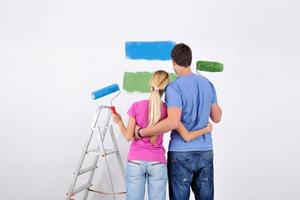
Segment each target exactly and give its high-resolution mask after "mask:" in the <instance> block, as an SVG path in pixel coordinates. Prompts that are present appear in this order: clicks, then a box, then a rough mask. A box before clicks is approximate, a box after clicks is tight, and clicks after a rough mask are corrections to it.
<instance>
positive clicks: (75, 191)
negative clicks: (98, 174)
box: [71, 183, 92, 196]
mask: <svg viewBox="0 0 300 200" xmlns="http://www.w3.org/2000/svg"><path fill="white" fill-rule="evenodd" d="M91 186H92V184H91V183H87V184H85V185H83V186H80V187H79V188H76V189H75V190H74V191H73V192H72V195H71V196H73V195H75V194H77V193H79V192H81V191H82V190H85V189H88V188H90V187H91Z"/></svg>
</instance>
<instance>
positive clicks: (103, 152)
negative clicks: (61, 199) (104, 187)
mask: <svg viewBox="0 0 300 200" xmlns="http://www.w3.org/2000/svg"><path fill="white" fill-rule="evenodd" d="M104 110H107V111H108V112H107V116H106V120H105V123H104V127H103V130H102V131H101V129H100V126H99V125H98V119H99V116H100V113H101V112H102V111H104ZM111 114H112V106H104V105H101V106H100V107H99V108H98V109H97V111H96V114H95V117H94V119H93V122H92V128H91V130H90V135H89V137H88V140H87V141H86V143H85V145H84V148H83V151H82V154H81V157H80V160H79V163H78V166H77V168H76V171H75V172H74V176H73V180H72V182H71V185H70V188H69V191H68V193H67V200H75V199H74V196H75V195H76V194H78V193H80V192H84V195H83V200H87V198H88V194H89V192H95V193H100V194H106V195H110V196H111V199H113V200H116V195H117V194H125V192H115V190H114V186H113V182H112V177H111V174H112V173H111V170H110V167H109V164H108V161H107V156H109V155H116V157H117V161H118V164H119V167H120V170H121V174H122V177H123V181H124V182H125V170H124V165H123V162H122V159H121V155H120V152H119V149H118V145H117V141H116V138H115V135H114V132H113V128H112V125H110V124H109V121H110V118H111ZM107 131H108V132H109V135H110V137H111V140H112V144H113V149H106V148H105V145H104V139H105V136H106V132H107ZM94 135H95V136H96V137H97V148H96V149H89V147H90V144H91V140H92V138H93V136H94ZM88 154H93V155H94V160H93V164H92V165H91V166H89V167H86V168H83V163H84V160H85V159H86V156H87V155H88ZM100 156H101V157H102V158H103V159H104V165H105V169H106V172H107V176H108V179H107V180H108V186H109V189H110V192H101V191H97V190H95V189H93V188H92V185H93V184H92V180H93V177H94V174H95V170H96V168H97V167H98V160H99V157H100ZM86 173H90V174H89V176H88V181H87V183H86V184H84V185H82V186H79V187H76V186H77V185H76V183H77V179H78V177H79V176H80V175H83V174H86ZM75 187H76V188H75Z"/></svg>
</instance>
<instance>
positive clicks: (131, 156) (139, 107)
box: [127, 100, 167, 163]
mask: <svg viewBox="0 0 300 200" xmlns="http://www.w3.org/2000/svg"><path fill="white" fill-rule="evenodd" d="M148 112H149V100H143V101H138V102H135V103H134V104H132V106H131V107H130V109H129V110H128V112H127V113H128V114H129V116H130V117H134V118H135V120H136V124H137V125H138V126H140V127H141V128H146V127H147V126H148ZM166 117H167V108H166V106H165V104H164V103H163V104H162V106H161V119H164V118H166ZM127 159H128V160H143V161H158V162H161V163H166V158H165V149H164V147H163V133H161V134H159V135H157V139H156V145H155V146H154V145H153V144H152V143H151V142H150V137H143V138H141V139H133V140H132V142H131V145H130V149H129V153H128V157H127Z"/></svg>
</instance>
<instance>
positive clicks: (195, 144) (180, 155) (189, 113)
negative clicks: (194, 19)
mask: <svg viewBox="0 0 300 200" xmlns="http://www.w3.org/2000/svg"><path fill="white" fill-rule="evenodd" d="M171 57H172V63H173V68H174V70H175V72H176V74H177V75H178V78H177V79H176V80H175V81H173V82H171V83H170V84H169V85H168V86H167V88H166V94H165V101H166V105H167V108H168V109H167V112H168V117H167V118H165V119H164V120H161V121H160V122H158V123H157V124H155V125H154V126H152V127H147V128H144V129H141V128H137V129H136V135H137V137H145V136H151V135H155V134H158V133H162V132H168V131H170V130H172V132H171V140H170V144H169V152H168V179H169V196H170V199H171V200H188V199H189V197H190V187H191V188H192V191H193V193H194V195H195V198H196V200H212V199H213V198H214V180H213V145H212V138H211V133H207V134H205V135H203V136H200V137H198V138H196V139H194V140H192V141H190V142H185V141H184V140H183V139H182V138H181V136H180V135H179V134H178V133H177V131H176V128H178V125H179V122H180V121H181V122H182V123H183V124H184V126H185V127H186V128H187V129H188V130H189V131H193V130H198V129H201V128H203V127H205V126H206V125H207V123H208V119H209V117H210V118H211V120H212V121H213V122H215V123H218V122H220V120H221V116H222V110H221V108H220V107H219V105H218V103H217V95H216V91H215V89H214V86H213V84H212V83H210V82H209V81H208V80H207V79H206V78H205V77H204V76H202V75H197V74H194V73H192V71H191V68H190V65H191V62H192V52H191V49H190V48H189V47H188V46H187V45H185V44H183V43H180V44H177V45H175V46H174V48H173V49H172V53H171Z"/></svg>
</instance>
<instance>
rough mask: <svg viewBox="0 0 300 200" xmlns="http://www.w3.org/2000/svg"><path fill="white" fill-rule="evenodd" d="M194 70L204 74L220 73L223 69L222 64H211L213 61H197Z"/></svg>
mask: <svg viewBox="0 0 300 200" xmlns="http://www.w3.org/2000/svg"><path fill="white" fill-rule="evenodd" d="M196 69H197V70H200V71H206V72H221V71H223V69H224V66H223V64H222V63H218V62H213V61H197V62H196Z"/></svg>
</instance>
